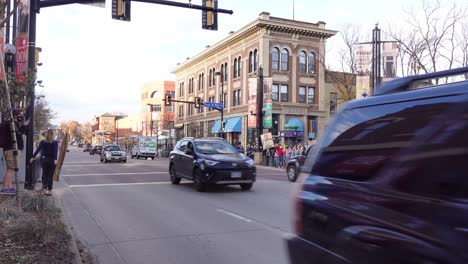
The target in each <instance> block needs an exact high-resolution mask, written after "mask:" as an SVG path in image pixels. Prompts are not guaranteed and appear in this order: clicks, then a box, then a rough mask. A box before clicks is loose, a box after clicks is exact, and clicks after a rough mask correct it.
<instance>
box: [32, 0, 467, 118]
mask: <svg viewBox="0 0 468 264" xmlns="http://www.w3.org/2000/svg"><path fill="white" fill-rule="evenodd" d="M460 1H463V0H460ZM179 2H186V3H188V1H181V0H179ZM218 2H219V4H218V7H219V8H223V9H231V10H233V11H234V14H233V15H227V14H219V16H218V21H219V29H218V31H208V30H202V29H201V11H199V10H189V9H183V8H176V7H169V6H161V5H154V4H147V3H137V2H132V13H131V22H123V21H116V20H112V19H111V11H110V6H111V2H110V1H108V2H107V3H106V8H98V7H91V6H86V5H77V4H75V5H69V6H61V7H49V8H44V9H42V10H41V12H40V14H38V16H37V24H38V26H37V46H38V47H41V48H42V50H43V51H42V53H41V58H40V60H41V62H42V63H43V66H41V67H39V70H38V71H39V72H38V76H39V77H38V78H39V79H40V80H43V84H44V86H45V87H44V88H38V89H39V91H42V92H43V93H44V94H45V95H46V98H47V100H48V101H49V103H50V105H51V107H52V108H53V109H54V110H55V111H56V112H57V114H58V118H57V119H56V120H55V122H57V123H58V122H60V121H65V120H77V121H79V122H85V121H90V120H91V119H92V118H93V116H94V115H100V114H103V113H105V112H111V113H112V112H124V113H128V114H136V113H138V110H139V99H140V96H139V91H140V87H141V86H142V84H143V83H145V82H150V81H154V80H174V75H172V74H171V70H172V69H173V68H174V67H175V66H176V64H177V63H178V62H181V61H183V60H185V58H187V57H193V56H194V55H195V54H197V53H198V52H200V51H201V50H203V49H204V48H205V46H206V45H212V44H214V43H216V42H218V41H219V40H221V39H223V38H224V37H226V36H227V35H228V32H229V31H236V30H238V29H240V28H241V27H243V26H244V25H245V24H247V23H250V22H251V21H253V20H255V19H256V18H257V17H258V15H259V13H260V12H262V11H268V12H270V13H271V15H272V16H275V17H283V18H291V19H292V16H293V8H292V7H293V0H219V1H218ZM411 2H413V1H411ZM192 3H193V4H201V0H193V1H192ZM404 3H405V0H393V1H388V0H354V1H351V0H327V1H317V0H314V1H312V0H295V19H296V20H302V21H307V22H313V23H315V22H317V21H320V20H322V21H325V22H326V23H327V28H329V29H339V27H340V26H341V25H343V24H344V23H348V22H351V23H354V24H358V25H362V30H363V31H365V32H367V31H369V32H370V31H371V30H372V28H373V27H374V25H375V23H377V22H380V24H381V25H384V24H386V23H388V21H392V20H395V19H398V17H399V16H401V12H402V9H403V7H404V5H405V4H404ZM339 41H340V39H339V36H338V35H337V36H335V37H334V38H332V39H330V40H329V42H328V46H329V47H328V48H327V49H328V50H330V47H334V46H335V45H337V43H338V42H339ZM331 50H333V49H331Z"/></svg>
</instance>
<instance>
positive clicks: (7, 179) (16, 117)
mask: <svg viewBox="0 0 468 264" xmlns="http://www.w3.org/2000/svg"><path fill="white" fill-rule="evenodd" d="M12 111H13V112H12V113H13V120H8V119H5V120H4V122H2V127H3V128H4V129H2V131H5V132H2V135H0V136H1V137H2V138H3V139H4V144H2V148H3V157H4V158H5V160H6V171H5V176H4V177H3V186H2V188H1V189H0V194H15V193H16V189H15V188H13V185H12V180H13V176H14V175H15V171H18V169H19V166H18V165H19V161H20V160H21V155H22V150H23V148H24V141H23V135H24V134H26V132H27V129H28V125H29V119H28V120H24V112H23V110H21V109H14V110H12ZM11 122H13V123H14V125H15V132H16V133H15V136H16V144H17V148H18V149H14V148H13V145H14V144H13V143H14V140H13V138H12V137H11V130H10V125H11Z"/></svg>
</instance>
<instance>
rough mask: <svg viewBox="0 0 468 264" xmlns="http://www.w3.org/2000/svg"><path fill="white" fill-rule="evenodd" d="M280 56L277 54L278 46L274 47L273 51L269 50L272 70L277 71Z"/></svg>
mask: <svg viewBox="0 0 468 264" xmlns="http://www.w3.org/2000/svg"><path fill="white" fill-rule="evenodd" d="M279 59H280V56H279V50H278V48H274V49H273V51H272V52H271V68H272V70H274V71H279V63H280V61H279Z"/></svg>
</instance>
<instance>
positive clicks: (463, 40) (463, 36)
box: [457, 22, 468, 80]
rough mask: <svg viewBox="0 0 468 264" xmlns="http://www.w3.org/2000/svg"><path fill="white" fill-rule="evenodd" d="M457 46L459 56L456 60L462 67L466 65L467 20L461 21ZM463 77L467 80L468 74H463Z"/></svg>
mask: <svg viewBox="0 0 468 264" xmlns="http://www.w3.org/2000/svg"><path fill="white" fill-rule="evenodd" d="M457 44H458V46H459V47H460V50H461V56H460V57H459V59H458V60H457V63H459V64H460V65H461V66H463V67H467V66H468V22H465V23H463V25H462V29H461V33H460V36H459V37H458V43H457ZM465 79H466V80H468V74H465Z"/></svg>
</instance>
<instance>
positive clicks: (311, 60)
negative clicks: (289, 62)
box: [307, 51, 315, 73]
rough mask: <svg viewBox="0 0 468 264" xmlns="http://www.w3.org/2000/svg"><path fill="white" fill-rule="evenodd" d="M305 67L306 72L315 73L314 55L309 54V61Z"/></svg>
mask: <svg viewBox="0 0 468 264" xmlns="http://www.w3.org/2000/svg"><path fill="white" fill-rule="evenodd" d="M307 65H308V67H307V70H308V72H309V73H315V53H313V52H312V51H311V52H310V53H309V61H308V63H307Z"/></svg>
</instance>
